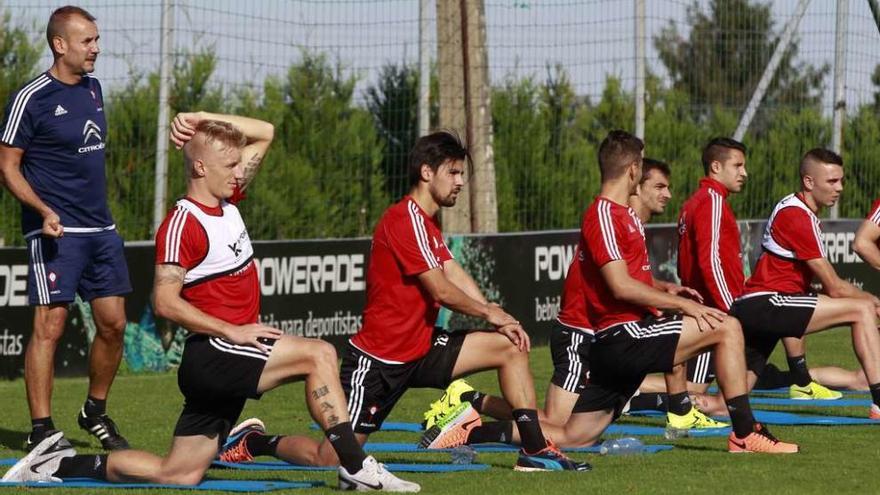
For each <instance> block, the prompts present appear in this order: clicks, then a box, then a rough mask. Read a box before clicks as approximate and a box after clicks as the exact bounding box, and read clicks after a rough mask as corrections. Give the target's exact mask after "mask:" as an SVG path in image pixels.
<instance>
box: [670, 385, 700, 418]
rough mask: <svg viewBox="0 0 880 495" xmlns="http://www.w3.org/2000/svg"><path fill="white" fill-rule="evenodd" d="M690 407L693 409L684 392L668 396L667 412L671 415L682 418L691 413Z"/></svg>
mask: <svg viewBox="0 0 880 495" xmlns="http://www.w3.org/2000/svg"><path fill="white" fill-rule="evenodd" d="M692 407H694V405H693V404H691V397H690V396H689V395H688V393H687V391H686V390H685V391H684V392H681V393H679V394H672V395H670V396H669V409H668V410H669V412H671V413H672V414H677V415H679V416H684V415H685V414H687V413H689V412H690V411H691V408H692Z"/></svg>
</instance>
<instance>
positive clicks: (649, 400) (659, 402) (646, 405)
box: [629, 392, 669, 412]
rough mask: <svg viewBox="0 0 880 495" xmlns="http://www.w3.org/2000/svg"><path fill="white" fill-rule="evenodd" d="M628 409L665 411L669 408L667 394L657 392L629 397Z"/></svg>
mask: <svg viewBox="0 0 880 495" xmlns="http://www.w3.org/2000/svg"><path fill="white" fill-rule="evenodd" d="M629 410H630V411H663V412H667V411H668V410H669V396H668V395H666V394H664V393H658V392H648V393H646V394H639V395H637V396H635V397H633V398H632V399H630V401H629Z"/></svg>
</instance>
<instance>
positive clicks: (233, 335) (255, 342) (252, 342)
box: [226, 323, 284, 353]
mask: <svg viewBox="0 0 880 495" xmlns="http://www.w3.org/2000/svg"><path fill="white" fill-rule="evenodd" d="M282 335H284V333H283V332H282V331H281V330H279V329H277V328H274V327H270V326H266V325H260V324H259V323H251V324H250V325H241V326H239V327H236V328H235V329H233V331H232V332H230V335H228V336H226V340H228V341H230V342H232V343H233V344H238V345H249V346H251V347H256V348H257V349H259V350H261V351H263V352H265V353H268V352H269V348H268V347H267V346H266V345H265V344H263V343H262V342H260V339H271V340H278V339H280V338H281V336H282Z"/></svg>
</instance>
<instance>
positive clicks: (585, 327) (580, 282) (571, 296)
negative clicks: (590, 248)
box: [556, 243, 593, 334]
mask: <svg viewBox="0 0 880 495" xmlns="http://www.w3.org/2000/svg"><path fill="white" fill-rule="evenodd" d="M581 253H583V246H581V243H578V247H577V250H576V251H575V253H574V257H573V258H572V260H571V265H569V267H568V274H567V275H566V276H565V283H564V285H563V286H562V302H561V304H560V309H559V315H558V316H557V317H556V321H558V322H559V323H560V324H561V325H564V326H566V327H569V328H574V329H576V330H580V331H582V332H586V333H589V334H592V333H593V324H592V323H591V322H590V317H589V316H588V315H587V295H586V293H585V292H584V284H585V282H584V274H583V271H581V267H580V265H581V261H580V258H582V257H583V255H582V254H581Z"/></svg>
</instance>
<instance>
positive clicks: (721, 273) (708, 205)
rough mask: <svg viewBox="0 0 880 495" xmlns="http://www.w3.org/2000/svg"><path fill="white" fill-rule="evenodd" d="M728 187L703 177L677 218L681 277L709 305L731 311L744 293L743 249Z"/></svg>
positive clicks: (679, 275) (679, 271)
mask: <svg viewBox="0 0 880 495" xmlns="http://www.w3.org/2000/svg"><path fill="white" fill-rule="evenodd" d="M728 194H729V193H728V191H727V188H726V187H724V185H722V184H721V183H720V182H718V181H716V180H714V179H711V178H709V177H704V178H702V179H700V187H699V189H697V191H696V192H695V193H694V194H693V195H692V196H691V197H690V198H688V199H687V201H685V202H684V205H682V208H681V214H679V217H678V278H679V279H681V285H684V286H686V287H690V288H692V289H694V290H696V291H697V292H699V293H700V295H702V296H703V300H704V302H705V304H706V305H707V306H712V307H715V308H718V309H720V310H723V311H729V310H730V305H731V304H733V300H734V299H736V298H737V297H739V296H741V295H742V292H743V285H744V284H745V275H743V266H742V250H741V249H740V245H739V226H737V224H736V216H735V215H734V214H733V209H732V208H731V207H730V205H729V204H728V203H727V201H725V200H726V198H727V195H728Z"/></svg>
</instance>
